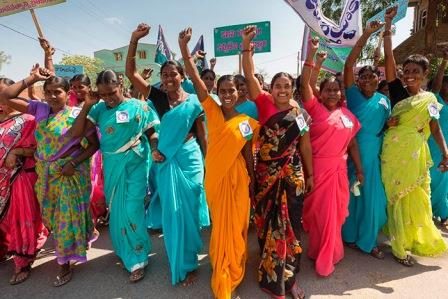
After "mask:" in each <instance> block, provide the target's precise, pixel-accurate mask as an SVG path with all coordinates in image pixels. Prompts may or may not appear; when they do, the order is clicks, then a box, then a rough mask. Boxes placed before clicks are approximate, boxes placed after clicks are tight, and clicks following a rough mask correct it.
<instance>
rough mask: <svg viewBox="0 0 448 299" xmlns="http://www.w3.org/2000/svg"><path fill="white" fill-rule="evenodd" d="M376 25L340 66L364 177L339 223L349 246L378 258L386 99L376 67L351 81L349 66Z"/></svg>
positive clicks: (350, 166) (366, 68) (352, 175)
mask: <svg viewBox="0 0 448 299" xmlns="http://www.w3.org/2000/svg"><path fill="white" fill-rule="evenodd" d="M379 26H380V24H379V23H377V22H372V23H371V24H369V25H368V26H367V28H366V29H365V30H364V33H363V34H362V36H361V37H360V38H359V39H358V41H357V43H356V45H355V47H353V50H352V51H351V53H350V55H349V56H348V57H347V61H346V62H345V68H344V86H345V88H346V90H345V95H346V99H347V107H348V108H349V109H350V111H351V112H352V113H353V114H355V116H356V117H357V118H358V120H359V121H360V122H361V125H362V128H361V130H360V131H359V132H358V134H357V135H356V140H357V141H358V146H359V151H360V156H361V163H362V169H363V171H364V176H365V177H366V178H368V179H367V180H365V181H364V184H363V185H362V186H360V192H359V193H357V192H350V203H349V216H348V217H347V219H346V220H345V224H344V226H343V227H342V238H343V240H344V241H345V242H346V243H347V244H348V246H349V247H351V248H355V249H356V248H359V249H360V250H361V251H363V252H365V253H369V254H371V255H372V256H373V257H375V258H378V259H383V258H384V253H383V252H382V251H381V250H380V249H379V248H378V246H377V237H378V234H379V232H380V231H381V229H382V227H383V226H384V224H385V223H386V201H387V200H386V193H385V191H384V186H383V182H382V180H381V162H380V158H379V156H380V153H381V146H382V143H383V128H384V126H385V124H386V122H387V119H388V118H389V115H390V110H391V107H390V101H389V99H388V98H387V97H386V96H384V95H382V94H380V93H378V92H376V90H377V88H378V77H379V76H378V74H379V72H378V69H377V68H376V67H372V66H364V67H362V68H361V69H360V70H359V72H358V81H357V83H358V84H357V85H355V76H354V73H353V67H354V66H355V65H356V60H357V59H358V56H359V55H360V54H361V51H362V48H363V47H364V45H365V44H366V43H367V40H368V39H369V37H370V36H371V34H372V33H374V32H375V31H376V30H377V29H378V27H379ZM348 171H349V181H350V185H351V186H353V185H354V184H355V183H356V181H357V179H356V171H355V167H354V165H353V163H352V161H351V160H349V164H348Z"/></svg>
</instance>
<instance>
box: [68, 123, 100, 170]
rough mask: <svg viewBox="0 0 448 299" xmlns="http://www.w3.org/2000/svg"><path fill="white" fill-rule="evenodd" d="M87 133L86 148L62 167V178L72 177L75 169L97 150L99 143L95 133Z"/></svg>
mask: <svg viewBox="0 0 448 299" xmlns="http://www.w3.org/2000/svg"><path fill="white" fill-rule="evenodd" d="M88 132H89V131H86V136H85V137H86V139H87V141H88V142H89V144H88V145H87V148H86V149H85V150H84V151H83V152H82V153H81V154H80V155H79V156H77V157H75V158H73V159H72V160H70V161H68V162H67V163H66V164H65V165H64V166H63V167H62V171H61V172H62V175H64V176H72V175H74V174H75V169H76V167H77V166H78V165H79V164H81V163H82V162H84V161H85V160H87V159H89V158H90V157H92V156H93V154H94V153H96V151H97V150H98V149H99V147H100V143H99V141H98V136H97V135H96V132H95V131H93V133H92V134H89V133H88Z"/></svg>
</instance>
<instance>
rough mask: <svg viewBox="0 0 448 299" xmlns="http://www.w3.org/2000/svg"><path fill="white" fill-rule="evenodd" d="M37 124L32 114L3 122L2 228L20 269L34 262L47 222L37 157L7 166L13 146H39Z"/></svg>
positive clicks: (0, 170)
mask: <svg viewBox="0 0 448 299" xmlns="http://www.w3.org/2000/svg"><path fill="white" fill-rule="evenodd" d="M35 128H36V122H35V121H34V117H32V116H31V115H28V114H17V115H14V116H11V117H10V118H8V119H5V120H3V121H2V122H0V140H1V141H0V230H2V231H3V235H4V236H5V241H6V240H7V242H6V243H7V245H8V246H7V248H6V249H7V251H8V253H9V254H12V255H14V263H15V265H16V268H18V269H20V268H24V267H26V266H28V265H30V263H31V262H32V261H33V260H34V258H35V256H36V254H37V251H38V250H39V248H40V247H42V246H43V243H44V242H45V240H46V238H43V239H42V238H41V239H39V234H40V233H41V232H42V229H43V225H42V218H41V215H40V208H39V203H38V201H37V198H36V195H35V193H34V184H35V183H36V180H37V175H36V172H35V169H34V166H35V161H34V159H33V158H32V157H20V158H18V161H17V164H16V165H15V166H14V167H13V168H12V169H9V168H6V166H5V161H6V157H7V156H8V154H9V153H10V152H11V150H13V149H16V148H24V149H25V148H35V147H36V140H35V138H34V130H35Z"/></svg>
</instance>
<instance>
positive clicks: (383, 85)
mask: <svg viewBox="0 0 448 299" xmlns="http://www.w3.org/2000/svg"><path fill="white" fill-rule="evenodd" d="M386 86H387V80H381V82H380V83H378V90H381V89H383V88H384V87H386Z"/></svg>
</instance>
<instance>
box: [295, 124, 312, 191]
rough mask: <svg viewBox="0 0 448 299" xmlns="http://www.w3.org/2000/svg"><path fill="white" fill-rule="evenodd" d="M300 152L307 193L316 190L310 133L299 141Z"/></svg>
mask: <svg viewBox="0 0 448 299" xmlns="http://www.w3.org/2000/svg"><path fill="white" fill-rule="evenodd" d="M299 151H300V156H301V157H302V163H303V168H304V173H305V185H306V193H309V192H311V191H313V189H314V174H313V152H312V148H311V139H310V133H309V132H306V133H305V134H304V135H303V136H301V137H300V140H299Z"/></svg>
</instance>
